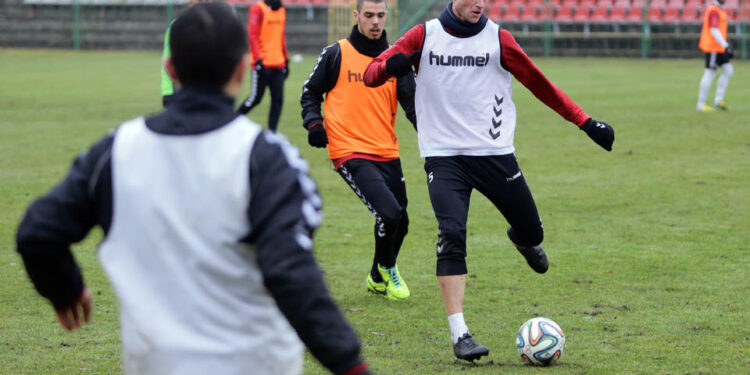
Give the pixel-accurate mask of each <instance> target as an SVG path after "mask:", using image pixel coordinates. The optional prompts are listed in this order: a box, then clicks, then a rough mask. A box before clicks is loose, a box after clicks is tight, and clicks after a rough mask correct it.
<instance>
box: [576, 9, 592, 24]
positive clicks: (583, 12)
mask: <svg viewBox="0 0 750 375" xmlns="http://www.w3.org/2000/svg"><path fill="white" fill-rule="evenodd" d="M590 13H591V10H590V8H589V7H587V6H579V7H578V8H576V10H575V12H574V13H573V21H576V22H588V21H589V14H590Z"/></svg>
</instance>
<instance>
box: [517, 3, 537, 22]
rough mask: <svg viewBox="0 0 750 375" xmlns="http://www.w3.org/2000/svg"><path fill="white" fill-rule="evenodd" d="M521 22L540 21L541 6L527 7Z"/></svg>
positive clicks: (524, 9) (522, 14)
mask: <svg viewBox="0 0 750 375" xmlns="http://www.w3.org/2000/svg"><path fill="white" fill-rule="evenodd" d="M521 20H522V21H538V20H539V6H537V5H527V6H526V7H525V8H523V13H521Z"/></svg>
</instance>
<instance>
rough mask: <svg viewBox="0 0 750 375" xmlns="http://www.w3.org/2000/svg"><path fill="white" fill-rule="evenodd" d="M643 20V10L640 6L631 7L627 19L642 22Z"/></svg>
mask: <svg viewBox="0 0 750 375" xmlns="http://www.w3.org/2000/svg"><path fill="white" fill-rule="evenodd" d="M642 20H643V10H642V9H641V8H640V7H630V9H628V13H627V14H626V15H625V21H628V22H641V21H642Z"/></svg>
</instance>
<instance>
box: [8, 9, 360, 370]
mask: <svg viewBox="0 0 750 375" xmlns="http://www.w3.org/2000/svg"><path fill="white" fill-rule="evenodd" d="M170 38H171V40H170V44H171V49H172V57H171V58H170V59H169V60H168V61H167V63H166V67H167V70H168V71H169V73H170V76H171V77H172V78H173V79H175V80H176V81H177V82H179V83H180V84H181V90H180V91H178V92H177V93H176V94H175V96H174V101H173V102H172V103H171V104H170V106H169V107H168V108H167V109H166V110H165V111H164V112H162V113H159V114H157V115H155V116H151V117H147V118H137V119H133V120H130V121H127V122H125V123H123V124H122V125H121V126H120V127H118V128H117V129H116V130H115V131H114V132H113V133H112V134H110V135H108V136H106V137H104V138H103V139H101V140H100V141H98V142H97V143H95V144H94V145H93V146H92V147H91V149H89V150H88V151H87V152H85V153H83V154H81V155H80V156H79V157H78V158H77V159H76V160H75V162H74V164H73V166H72V167H71V169H70V172H69V173H68V175H67V176H66V177H65V179H64V180H63V181H62V182H61V183H60V184H59V185H57V186H56V187H55V188H53V189H52V190H51V191H50V192H49V193H47V194H46V195H45V196H43V197H41V198H39V199H37V200H36V201H35V202H34V203H33V204H32V205H31V206H30V207H29V208H28V211H27V212H26V215H25V216H24V218H23V220H22V222H21V224H20V226H19V228H18V233H17V248H18V252H19V253H20V254H21V256H22V257H23V260H24V264H25V266H26V269H27V271H28V274H29V276H30V277H31V280H32V281H33V283H34V286H35V287H36V289H37V290H38V291H39V293H40V294H42V295H43V296H44V297H46V298H48V299H49V300H50V301H51V302H52V305H53V306H54V309H55V310H56V312H57V316H58V319H59V321H60V324H61V325H62V326H63V327H64V328H66V329H69V330H70V329H75V328H78V327H79V326H80V324H81V322H82V321H84V322H87V321H88V320H89V317H90V314H91V308H92V296H91V293H90V292H89V290H88V288H87V287H86V285H85V282H84V280H83V276H82V274H81V271H80V269H79V267H78V265H77V263H76V261H75V259H74V257H73V254H72V253H71V250H70V246H71V244H72V243H76V242H79V241H81V240H82V239H84V238H85V237H86V235H87V234H88V232H89V231H90V230H91V229H92V228H93V227H94V226H100V227H101V228H102V229H103V231H104V233H105V238H104V240H103V242H102V243H101V245H100V246H99V250H98V255H99V258H100V261H101V264H102V266H103V267H104V269H105V271H106V272H107V274H108V276H109V279H110V281H111V284H112V286H113V287H114V289H115V292H116V293H117V295H118V297H119V300H120V319H121V326H122V348H123V367H124V370H125V373H126V374H138V375H149V374H169V373H173V374H175V373H179V374H188V375H189V374H196V375H197V374H207V373H216V374H229V373H232V374H235V373H258V374H301V373H302V369H303V363H302V362H303V350H302V349H303V348H302V345H303V344H304V345H305V346H307V348H308V349H309V350H310V352H311V353H312V354H313V355H314V356H315V358H317V359H318V360H319V361H320V362H321V363H322V364H323V365H324V366H326V367H327V368H328V369H329V370H330V371H331V372H333V373H336V374H368V373H369V371H368V370H367V365H366V364H365V362H363V361H362V359H361V357H360V345H359V342H358V340H357V337H356V335H355V333H354V332H353V331H352V329H351V328H350V327H349V325H348V324H347V322H346V320H345V319H344V317H343V315H342V314H341V312H340V311H339V310H338V308H337V307H336V305H335V303H334V301H333V300H332V299H331V297H330V295H329V294H328V291H327V290H326V287H325V284H324V280H323V277H322V274H321V271H320V269H319V268H318V267H317V265H316V263H315V260H314V258H313V255H312V244H313V242H312V239H311V235H312V232H313V231H314V229H315V228H316V227H317V226H318V225H319V223H320V219H321V216H320V213H319V210H320V208H321V203H322V202H321V200H320V197H319V196H318V194H317V188H316V185H315V183H314V182H313V181H312V179H311V178H310V177H309V176H308V174H307V164H306V162H305V161H304V160H302V159H301V158H300V157H299V154H298V152H297V150H296V149H295V148H294V147H293V146H291V145H290V144H289V143H288V142H287V141H286V140H285V139H284V138H283V137H282V136H280V135H276V134H274V133H271V132H266V131H263V130H262V129H261V127H260V125H258V124H255V123H253V122H251V121H250V120H248V119H247V118H245V116H239V115H237V114H236V112H235V111H234V109H233V104H234V99H235V97H236V96H237V95H238V94H239V92H240V90H241V84H242V77H243V74H244V69H245V66H246V65H247V56H246V51H247V50H246V48H247V46H246V39H245V36H244V32H243V26H242V23H241V22H240V21H239V20H238V19H237V18H236V16H235V15H234V13H233V12H232V10H231V8H230V7H229V6H228V5H226V4H219V3H212V4H198V5H196V6H194V7H192V8H190V9H189V10H188V11H187V12H186V13H184V14H183V15H181V16H180V17H178V18H177V20H176V21H175V23H174V25H173V26H172V30H171V37H170Z"/></svg>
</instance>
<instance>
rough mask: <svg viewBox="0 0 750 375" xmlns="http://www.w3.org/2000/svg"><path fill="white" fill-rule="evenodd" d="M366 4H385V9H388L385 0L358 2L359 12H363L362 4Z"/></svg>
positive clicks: (362, 0)
mask: <svg viewBox="0 0 750 375" xmlns="http://www.w3.org/2000/svg"><path fill="white" fill-rule="evenodd" d="M365 2H368V3H375V4H380V3H385V7H386V8H388V2H387V1H385V0H357V12H361V11H362V4H364V3H365Z"/></svg>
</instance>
